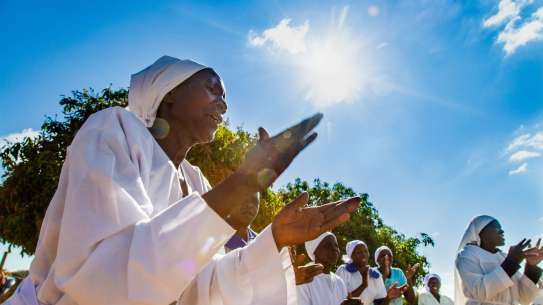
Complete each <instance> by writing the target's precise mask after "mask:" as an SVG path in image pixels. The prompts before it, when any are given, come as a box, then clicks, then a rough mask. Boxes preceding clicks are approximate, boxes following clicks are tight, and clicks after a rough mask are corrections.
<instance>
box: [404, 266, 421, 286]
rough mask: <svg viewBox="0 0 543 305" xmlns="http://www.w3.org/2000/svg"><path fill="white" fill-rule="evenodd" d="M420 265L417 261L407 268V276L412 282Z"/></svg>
mask: <svg viewBox="0 0 543 305" xmlns="http://www.w3.org/2000/svg"><path fill="white" fill-rule="evenodd" d="M419 267H420V264H419V263H416V264H414V265H413V266H409V267H408V268H407V270H405V277H406V278H407V281H408V282H411V281H412V280H413V276H414V275H415V274H416V273H417V270H418V269H419Z"/></svg>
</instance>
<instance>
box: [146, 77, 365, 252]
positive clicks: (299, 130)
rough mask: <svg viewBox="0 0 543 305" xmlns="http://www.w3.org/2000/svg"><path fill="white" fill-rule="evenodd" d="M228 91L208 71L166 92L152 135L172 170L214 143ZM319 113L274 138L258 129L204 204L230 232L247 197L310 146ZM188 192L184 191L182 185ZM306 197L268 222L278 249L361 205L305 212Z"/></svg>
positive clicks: (313, 235) (316, 232) (333, 224)
mask: <svg viewBox="0 0 543 305" xmlns="http://www.w3.org/2000/svg"><path fill="white" fill-rule="evenodd" d="M225 92H226V90H225V89H224V84H223V82H222V80H221V79H220V77H219V76H218V75H217V74H216V73H215V72H214V71H213V70H211V69H204V70H201V71H199V72H197V73H195V74H194V75H192V76H191V77H190V78H189V79H187V80H186V81H184V82H183V83H182V84H181V85H179V86H177V87H176V88H174V89H173V90H172V91H171V92H170V93H168V94H167V95H166V96H165V97H164V99H163V101H162V103H161V104H160V106H159V108H158V111H157V119H156V120H155V123H154V125H153V127H151V128H150V132H151V133H152V134H153V136H154V137H155V139H156V140H157V142H158V144H159V145H160V147H161V148H162V149H163V150H164V152H165V153H166V154H167V155H168V157H169V158H170V159H171V160H172V162H174V164H175V165H176V166H179V164H180V163H181V162H182V161H183V160H184V159H185V158H186V156H187V153H188V151H189V150H190V148H191V147H192V146H194V145H196V144H200V143H208V142H210V141H211V140H213V137H214V134H215V131H216V130H217V128H218V126H219V124H220V123H221V122H222V116H223V115H224V114H225V113H226V110H227V109H228V107H227V105H226V100H225V98H226V93H225ZM321 118H322V115H321V114H317V115H314V116H313V117H310V118H308V119H306V120H304V121H302V122H301V123H299V124H297V125H294V126H292V127H290V128H288V129H286V130H285V131H283V132H281V133H279V134H278V135H276V136H274V137H270V136H269V135H268V133H267V131H266V130H265V129H264V128H260V129H259V141H258V142H257V144H256V145H255V146H254V147H253V148H252V149H251V150H250V151H249V152H248V154H247V156H246V158H245V161H244V162H243V163H242V164H241V165H240V167H239V169H238V170H236V171H235V172H234V173H233V174H232V175H230V176H229V177H227V178H226V179H225V180H223V181H222V182H221V183H219V184H218V185H217V186H215V187H214V188H213V189H212V190H210V191H209V192H207V193H205V194H203V195H202V197H203V199H204V200H205V201H206V203H207V204H208V205H209V207H210V208H212V209H213V210H214V211H215V212H216V213H217V214H218V215H219V216H221V217H222V218H223V219H224V220H225V221H226V222H228V223H229V224H230V225H231V226H232V227H233V228H234V229H236V230H240V229H243V228H242V227H240V225H239V224H240V222H242V221H241V220H238V219H236V215H240V214H239V213H237V212H236V211H238V210H239V209H240V206H241V205H243V204H244V203H245V202H247V201H248V200H249V201H250V198H251V196H254V194H256V193H257V192H260V191H262V190H264V189H266V188H267V187H269V186H270V185H271V184H272V183H273V182H274V181H275V179H277V177H278V176H279V175H281V174H282V173H283V172H284V171H285V170H286V168H287V167H288V166H289V165H290V163H291V162H292V161H293V160H294V158H295V157H296V156H297V155H298V154H299V153H300V152H301V151H302V150H303V149H305V148H306V147H307V146H308V145H309V144H310V143H312V142H313V141H314V140H315V138H316V137H317V134H316V133H315V132H313V129H314V128H315V126H317V124H318V123H319V122H320V120H321ZM182 189H184V190H186V189H187V188H186V186H183V185H182ZM307 200H308V197H307V198H306V197H304V196H301V197H299V198H297V199H296V200H294V201H293V202H292V203H291V204H289V205H287V206H286V207H285V208H284V209H283V210H282V211H281V212H280V213H279V214H278V215H277V216H276V217H275V219H274V221H273V222H272V232H273V236H274V239H275V242H276V245H277V247H278V248H279V249H281V248H283V247H285V246H288V245H294V244H299V243H303V242H305V241H306V240H311V239H313V238H316V237H317V236H319V235H320V234H321V233H322V232H325V231H326V230H330V229H331V228H334V227H336V226H338V225H339V224H341V223H343V222H345V221H347V220H348V218H349V214H350V213H351V212H353V211H355V210H356V209H357V208H358V205H359V204H360V198H351V199H349V200H343V201H341V202H336V203H331V204H328V205H324V206H321V207H318V208H304V206H303V205H305V203H307Z"/></svg>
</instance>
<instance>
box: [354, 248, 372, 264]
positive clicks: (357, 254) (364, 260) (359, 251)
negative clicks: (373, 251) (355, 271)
mask: <svg viewBox="0 0 543 305" xmlns="http://www.w3.org/2000/svg"><path fill="white" fill-rule="evenodd" d="M369 257H370V253H369V251H368V247H367V246H366V245H364V244H360V245H358V246H356V247H355V248H354V250H353V253H352V254H351V259H352V260H353V263H354V264H355V265H357V266H360V267H363V266H367V265H368V261H369Z"/></svg>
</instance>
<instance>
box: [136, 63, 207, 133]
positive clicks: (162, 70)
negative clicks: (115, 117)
mask: <svg viewBox="0 0 543 305" xmlns="http://www.w3.org/2000/svg"><path fill="white" fill-rule="evenodd" d="M206 68H207V67H206V66H203V65H201V64H199V63H196V62H194V61H190V60H180V59H178V58H175V57H170V56H162V57H160V58H159V59H158V60H157V61H155V63H153V64H152V65H150V66H149V67H147V68H145V69H143V70H142V71H140V72H138V73H136V74H133V75H132V76H131V77H130V90H129V92H128V109H129V110H130V111H132V112H133V113H134V114H135V115H136V116H137V117H138V118H140V119H141V120H142V121H143V123H144V124H145V126H146V127H151V126H153V122H154V121H155V117H156V112H157V110H158V106H160V103H161V102H162V99H164V96H166V94H168V93H169V92H170V91H172V90H173V89H174V88H175V87H177V86H179V85H180V84H181V83H182V82H184V81H185V80H187V79H188V78H189V77H191V76H192V75H194V73H196V72H198V71H201V70H203V69H206Z"/></svg>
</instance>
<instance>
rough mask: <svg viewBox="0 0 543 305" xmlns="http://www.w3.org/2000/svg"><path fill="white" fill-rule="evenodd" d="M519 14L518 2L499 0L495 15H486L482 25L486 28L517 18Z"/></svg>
mask: <svg viewBox="0 0 543 305" xmlns="http://www.w3.org/2000/svg"><path fill="white" fill-rule="evenodd" d="M519 14H520V3H518V2H515V1H513V0H501V1H500V3H499V4H498V12H497V13H496V14H495V15H493V16H490V17H488V18H487V19H486V20H485V21H484V23H483V26H484V27H486V28H488V27H494V26H498V25H501V24H503V23H505V22H509V21H511V20H512V19H515V18H517V17H518V16H519Z"/></svg>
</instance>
